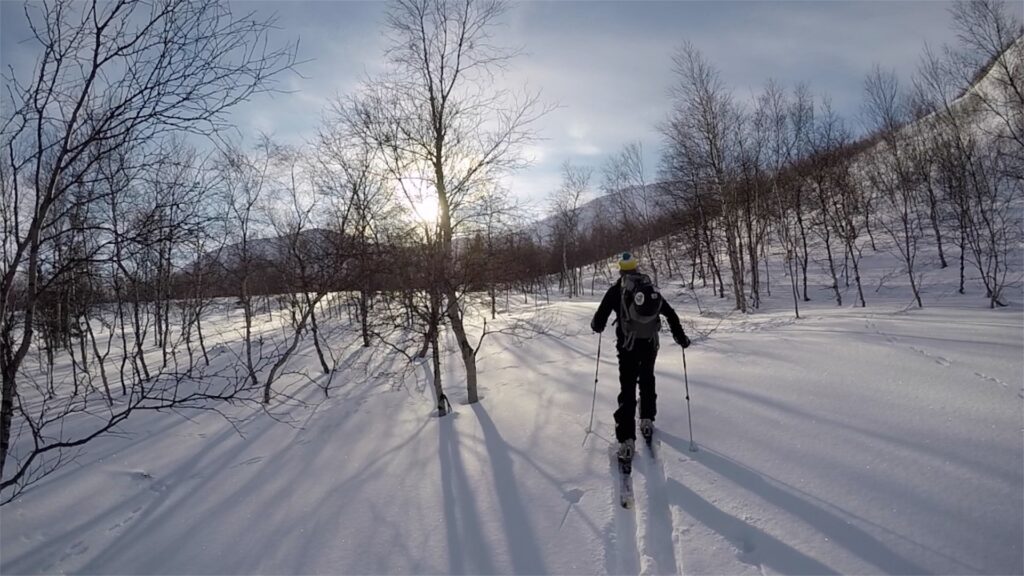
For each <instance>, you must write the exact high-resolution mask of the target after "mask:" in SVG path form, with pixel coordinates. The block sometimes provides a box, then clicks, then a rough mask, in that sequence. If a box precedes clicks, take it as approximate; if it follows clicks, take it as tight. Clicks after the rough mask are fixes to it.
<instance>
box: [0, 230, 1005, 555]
mask: <svg viewBox="0 0 1024 576" xmlns="http://www.w3.org/2000/svg"><path fill="white" fill-rule="evenodd" d="M863 264H864V272H865V277H866V280H865V291H866V293H867V294H866V296H867V299H868V307H867V308H858V307H850V306H845V307H842V308H839V307H836V306H834V303H831V302H830V300H829V292H828V291H827V290H825V289H819V291H818V292H816V293H815V294H814V295H813V302H810V303H801V304H802V305H801V316H802V318H801V319H799V320H796V319H795V318H794V316H793V313H792V310H791V302H790V300H789V299H788V292H787V290H786V288H787V286H788V284H787V285H783V284H782V283H783V282H788V280H787V279H785V278H783V276H782V272H781V270H773V275H772V282H773V284H772V289H773V296H772V297H770V298H766V300H765V304H766V305H765V307H764V309H762V310H761V311H759V312H757V313H755V314H749V315H740V314H736V313H731V312H730V311H729V302H728V299H726V300H719V299H717V298H714V297H713V295H712V294H711V293H710V291H709V290H707V289H699V288H698V289H697V290H696V291H690V290H688V289H685V287H684V286H683V285H682V284H679V283H677V282H667V283H666V285H665V286H664V287H663V289H664V292H665V293H666V295H667V296H668V297H669V299H670V301H671V302H672V303H673V305H674V306H675V307H676V309H677V310H678V311H679V312H680V314H681V315H682V316H683V319H684V322H685V323H687V326H688V331H689V333H690V334H691V336H697V337H695V338H694V340H695V343H694V345H693V346H692V347H691V348H689V349H688V350H687V351H686V362H687V368H688V379H689V389H690V394H691V404H690V407H691V411H692V417H693V421H692V426H693V440H694V441H695V443H696V445H697V446H698V451H696V452H691V451H690V450H688V447H689V443H690V435H689V424H690V423H689V422H688V420H687V403H686V400H685V392H684V383H683V382H684V380H683V357H682V354H681V352H680V349H679V347H678V346H676V345H674V344H672V343H671V341H670V339H669V338H667V337H666V338H663V342H662V349H661V354H660V358H659V361H658V364H657V371H656V375H657V381H658V393H659V402H658V409H659V412H658V417H657V421H656V426H657V432H656V450H658V457H657V459H652V457H651V456H650V453H649V452H647V449H646V448H641V449H640V450H638V456H637V459H636V462H635V465H634V473H633V477H634V489H635V492H636V509H635V510H624V509H622V508H621V507H619V505H618V496H617V493H616V489H617V487H616V482H617V480H616V464H615V461H614V456H613V450H614V448H613V446H612V440H613V438H614V436H613V432H612V426H613V423H612V418H611V414H612V411H613V409H614V405H615V396H616V394H617V393H618V385H617V374H616V362H615V357H614V351H613V349H612V346H611V345H610V342H609V339H608V337H609V336H610V332H609V333H608V334H605V336H606V338H605V339H604V342H603V348H602V355H601V361H600V365H599V366H596V364H595V354H596V351H597V337H596V336H595V335H593V334H591V333H590V332H589V329H587V326H588V324H589V318H590V316H591V315H592V314H593V312H594V310H595V309H596V306H597V302H598V300H599V299H600V294H595V295H593V296H588V297H586V298H582V299H575V300H572V301H568V300H553V301H552V303H551V304H550V305H547V304H544V303H540V304H537V303H534V302H532V300H531V302H530V303H529V304H526V305H523V304H520V305H518V306H519V307H518V308H516V309H515V310H513V315H518V316H521V317H525V318H528V319H531V320H532V321H534V322H535V323H537V324H541V325H545V326H549V327H550V329H548V330H547V331H546V333H542V334H538V335H535V336H533V337H531V338H525V339H524V338H514V337H512V336H510V335H505V334H492V335H490V336H488V337H487V340H486V341H485V343H484V347H483V349H482V350H481V352H480V357H479V358H480V367H481V376H482V379H481V384H482V396H483V400H482V401H481V402H479V403H477V404H473V405H467V404H465V392H464V390H463V389H462V384H461V382H462V380H461V378H462V376H461V372H460V369H459V361H458V358H457V352H456V351H455V346H454V345H453V343H452V342H449V355H448V358H447V363H446V366H445V368H446V372H445V377H446V380H445V386H446V390H447V392H448V393H449V395H450V397H451V399H452V404H453V407H454V408H455V412H454V414H452V415H450V416H448V417H445V418H440V419H439V418H437V417H435V416H434V415H433V413H432V408H433V398H432V393H431V388H430V386H428V385H427V383H426V381H425V380H424V373H425V367H423V366H414V367H413V368H414V370H411V371H410V370H402V369H400V367H399V368H396V365H395V364H394V362H395V359H393V358H391V357H389V356H386V355H384V354H383V353H382V352H380V351H377V352H376V353H374V352H372V351H362V350H360V349H359V348H358V347H353V348H351V349H346V350H341V347H342V346H343V345H348V343H350V342H354V341H355V340H357V338H356V336H355V333H354V332H351V331H349V332H345V331H342V330H341V329H340V328H339V329H338V330H337V331H335V333H334V334H335V336H334V338H335V340H334V342H333V344H334V345H335V346H336V347H337V348H338V354H339V358H346V360H345V362H343V366H345V368H343V369H342V370H340V371H339V372H338V373H337V374H335V375H334V380H333V384H332V388H331V391H330V397H329V398H327V399H324V398H323V394H322V392H321V390H320V388H318V387H316V386H311V385H309V383H308V380H304V379H300V378H298V377H295V378H294V382H293V383H292V384H291V386H292V389H291V393H292V394H295V395H296V396H297V398H298V399H299V400H303V402H298V401H285V400H283V399H278V400H277V401H276V402H275V405H274V406H273V407H272V410H273V412H274V414H273V415H274V418H271V417H270V415H269V414H266V413H263V412H255V413H253V412H252V411H251V410H250V409H249V408H247V407H244V406H240V407H227V408H225V410H227V412H228V414H229V415H232V416H233V417H235V418H237V419H239V420H237V421H236V422H234V425H235V426H237V430H236V428H235V426H233V425H232V424H230V423H229V422H228V421H227V420H225V419H224V418H223V417H222V416H220V415H218V414H215V413H212V412H195V411H189V412H181V413H157V414H142V415H137V416H134V417H132V418H131V419H129V420H128V422H126V424H125V425H124V426H122V428H121V429H120V432H121V433H120V434H118V435H112V436H105V437H102V438H100V439H97V440H95V441H93V442H91V443H89V444H87V445H86V446H85V447H84V448H83V449H82V451H81V453H79V454H78V456H77V458H76V459H75V460H74V461H73V462H71V463H69V464H66V465H65V466H64V467H63V468H61V469H60V470H59V471H58V472H56V473H54V474H53V475H51V476H49V477H47V478H46V479H44V480H43V481H41V482H40V483H38V484H37V485H35V486H33V487H32V488H30V489H29V490H27V491H26V492H25V493H24V494H23V495H22V496H20V497H19V498H18V499H17V500H15V501H14V502H12V503H10V504H8V505H6V506H4V507H2V508H0V572H2V573H4V574H16V573H17V574H20V573H46V574H51V573H112V574H129V573H130V574H204V573H217V574H246V573H260V574H300V573H301V574H314V573H316V574H319V573H324V574H341V573H345V574H355V573H373V574H380V573H474V574H476V573H523V574H541V573H552V574H555V573H557V574H605V573H607V574H621V573H643V574H656V573H658V574H660V573H685V574H704V573H715V574H772V573H779V574H830V573H843V574H848V573H856V574H875V573H896V574H909V573H947V574H951V573H956V574H962V573H979V574H981V573H986V574H1021V573H1022V572H1024V560H1022V558H1024V549H1022V542H1024V461H1022V458H1024V457H1022V454H1024V417H1022V416H1024V412H1022V407H1024V403H1022V399H1024V315H1022V308H1021V303H1020V299H1019V288H1018V289H1017V297H1014V298H1011V299H1012V300H1014V302H1013V303H1012V304H1011V306H1009V307H1007V308H1003V309H997V310H990V309H988V308H986V305H987V300H986V299H985V298H984V297H983V294H979V293H978V290H977V288H976V286H974V285H973V284H972V289H971V290H970V291H969V292H968V294H966V295H959V294H956V293H955V290H954V289H953V288H954V287H955V281H956V272H955V271H953V270H951V269H948V270H945V271H941V272H940V271H937V270H934V269H931V270H930V271H929V274H928V276H927V290H926V291H925V293H924V299H925V308H924V309H920V310H919V309H916V308H908V307H907V303H908V302H909V301H910V298H909V290H908V289H907V288H906V287H905V286H902V285H901V284H900V282H903V280H902V276H901V275H899V274H892V273H891V272H892V270H891V269H890V267H891V266H892V265H893V263H892V258H891V257H890V256H888V255H886V254H885V253H883V252H880V253H877V254H875V253H871V252H870V250H869V251H868V253H867V254H866V255H865V258H864V261H863ZM812 280H813V279H812ZM821 280H822V282H819V283H818V285H823V284H824V281H823V277H822V278H821ZM695 298H700V305H701V306H700V307H701V308H703V309H704V310H705V315H704V316H701V315H700V314H699V313H698V306H697V302H696V301H695ZM852 300H853V293H852V291H848V292H847V294H846V301H852ZM236 316H237V315H236ZM217 318H221V320H220V322H221V328H220V330H219V331H220V333H221V334H220V338H222V339H223V341H224V342H226V343H227V344H230V340H231V338H232V337H237V329H236V324H237V322H238V318H237V317H236V318H233V319H231V318H225V317H224V315H223V314H219V315H217ZM209 322H210V323H211V324H210V326H213V324H212V323H215V322H217V320H216V318H211V319H210V320H209ZM210 331H211V333H212V332H214V331H216V329H215V328H213V327H211V328H210ZM275 333H276V334H279V333H280V331H279V330H277V331H273V330H268V331H267V334H268V335H270V334H275ZM233 335H235V336H233ZM306 346H307V349H306V350H305V351H304V353H303V355H302V356H301V357H300V358H299V359H297V360H296V361H295V362H293V365H291V366H290V367H291V369H292V370H293V371H299V370H303V369H305V370H307V371H308V373H309V374H311V375H315V374H316V370H317V366H318V363H317V361H316V359H315V356H314V355H313V353H312V350H311V344H310V343H308V342H307V343H306ZM353 346H357V344H355V343H353ZM228 356H230V355H224V356H223V358H227V357H228ZM595 367H597V368H598V369H599V386H598V390H597V400H596V406H597V408H596V414H595V417H594V431H593V433H592V434H590V435H587V434H586V428H587V424H588V422H589V418H590V404H591V398H592V394H593V390H594V389H593V383H594V370H595ZM584 440H585V443H584Z"/></svg>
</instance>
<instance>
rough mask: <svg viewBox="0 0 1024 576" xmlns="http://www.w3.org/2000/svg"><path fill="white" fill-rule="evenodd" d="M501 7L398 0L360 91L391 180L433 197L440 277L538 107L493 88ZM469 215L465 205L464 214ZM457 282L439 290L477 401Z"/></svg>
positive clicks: (513, 164)
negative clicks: (380, 69)
mask: <svg viewBox="0 0 1024 576" xmlns="http://www.w3.org/2000/svg"><path fill="white" fill-rule="evenodd" d="M504 11H505V4H504V3H503V2H501V1H498V0H480V1H474V0H399V1H398V2H396V3H394V4H393V5H392V6H391V7H390V9H389V10H388V13H387V21H386V26H387V32H386V33H387V35H388V39H389V48H388V50H387V56H388V63H389V65H390V69H389V70H388V72H387V73H385V74H384V75H382V76H381V77H379V78H377V79H375V80H372V81H370V82H369V83H368V85H367V86H366V87H365V88H364V93H363V95H362V97H363V98H364V99H366V100H370V101H373V102H376V103H377V104H376V105H373V106H370V107H368V109H369V110H371V111H373V113H374V114H375V118H374V119H373V122H371V126H372V127H373V128H374V129H373V132H371V135H372V136H373V137H374V140H375V142H376V143H377V144H378V145H379V147H380V149H381V151H382V152H383V153H384V155H385V156H386V159H385V163H386V165H387V167H388V169H389V171H390V172H391V176H392V178H394V179H395V180H399V181H401V182H405V183H412V182H417V183H419V184H418V186H420V187H421V188H422V189H424V191H425V192H426V193H428V194H430V195H432V196H435V197H436V199H437V205H438V212H439V214H438V220H439V225H440V253H441V255H442V257H441V258H440V259H439V260H440V261H439V265H440V266H441V267H442V274H441V277H442V278H454V275H450V274H446V273H444V272H445V271H446V270H447V269H448V268H449V267H450V266H452V265H453V263H454V261H455V258H454V255H455V250H454V246H453V240H454V238H455V236H456V234H457V233H458V231H459V225H460V223H462V222H464V219H465V218H466V217H467V216H468V214H467V213H466V212H467V209H468V208H469V206H470V205H471V204H472V203H473V202H474V200H475V199H477V198H478V195H479V194H480V192H481V191H482V190H485V189H486V188H487V186H489V185H490V184H492V183H493V182H494V181H495V179H497V178H499V177H500V176H502V175H503V174H505V173H507V172H508V171H509V170H513V169H516V168H519V167H521V166H523V164H524V162H523V160H522V159H521V157H520V155H519V150H520V148H521V146H522V145H524V144H526V143H528V142H530V141H531V140H532V139H533V134H532V132H531V130H530V127H531V125H532V124H533V123H534V121H535V120H536V119H537V118H538V117H539V116H540V115H541V114H543V113H544V112H545V109H543V108H542V107H540V106H539V105H538V96H537V95H535V94H533V95H529V94H528V95H523V96H518V95H516V94H513V93H512V92H510V91H507V90H504V89H500V88H497V87H495V83H494V77H493V73H494V71H496V70H500V69H502V68H504V67H505V66H506V65H507V64H508V63H509V62H510V60H511V58H512V57H513V56H514V55H515V52H514V51H510V50H506V49H504V48H501V47H499V46H496V45H494V44H493V43H492V38H491V29H492V28H493V27H494V26H495V25H496V23H497V22H498V19H499V18H500V17H501V15H502V14H503V12H504ZM468 212H469V213H470V214H471V213H472V210H468ZM463 288H464V287H462V286H459V285H457V284H456V283H454V282H451V281H449V282H448V285H447V286H445V290H444V297H445V303H444V306H445V313H446V315H447V317H448V321H449V323H450V324H451V328H452V331H453V332H454V334H455V338H456V340H457V341H458V343H459V350H460V352H461V355H462V360H463V363H464V364H465V367H466V386H467V390H468V394H469V401H470V402H471V403H472V402H476V401H477V400H478V393H477V366H476V349H475V348H474V346H473V344H472V343H471V341H470V339H469V335H468V333H467V330H466V327H465V323H464V321H463V306H462V303H461V296H462V294H463V293H464V291H463V290H462V289H463Z"/></svg>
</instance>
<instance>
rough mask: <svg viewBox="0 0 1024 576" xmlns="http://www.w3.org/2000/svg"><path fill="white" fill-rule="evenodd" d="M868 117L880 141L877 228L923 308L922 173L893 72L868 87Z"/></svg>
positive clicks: (878, 74) (872, 174)
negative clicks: (917, 168)
mask: <svg viewBox="0 0 1024 576" xmlns="http://www.w3.org/2000/svg"><path fill="white" fill-rule="evenodd" d="M864 90H865V95H866V98H867V101H866V103H865V109H864V111H865V117H866V119H867V121H868V123H869V125H870V126H871V127H872V128H873V129H874V130H875V131H876V133H877V134H878V136H879V141H878V144H877V146H876V147H875V149H874V150H872V151H871V152H870V153H869V155H868V160H867V162H866V166H867V171H868V179H869V181H870V183H871V185H872V187H873V188H874V189H875V190H876V191H877V192H878V195H879V198H880V202H881V203H882V204H883V205H884V206H885V207H886V208H887V210H886V211H885V213H884V214H882V215H880V216H879V224H880V225H881V226H882V227H883V228H884V229H885V230H886V232H888V234H889V236H890V237H891V239H892V241H893V247H894V249H895V250H896V254H897V255H898V256H899V257H900V258H901V260H902V261H903V265H904V267H905V271H906V273H907V278H908V279H909V281H910V289H911V291H912V292H913V295H914V301H915V302H917V305H918V307H922V306H923V304H922V303H921V293H920V277H919V275H918V274H919V273H918V270H917V269H916V267H915V264H916V263H917V255H918V248H919V244H920V240H921V234H922V226H921V214H920V209H919V204H920V202H919V181H918V178H917V177H918V176H919V174H920V173H919V172H916V171H915V169H914V167H913V162H914V157H915V150H914V148H913V147H914V146H915V145H916V144H917V142H914V141H913V140H912V139H913V138H914V135H911V134H908V133H907V132H904V131H903V130H902V129H903V127H904V126H905V125H906V123H907V121H908V118H909V116H908V109H907V102H906V100H905V97H904V95H903V94H902V93H901V92H900V90H899V82H898V81H897V79H896V75H895V74H894V73H892V72H887V71H884V70H882V68H880V67H877V66H876V67H875V69H874V70H873V71H872V73H871V74H869V75H868V77H867V79H866V81H865V84H864Z"/></svg>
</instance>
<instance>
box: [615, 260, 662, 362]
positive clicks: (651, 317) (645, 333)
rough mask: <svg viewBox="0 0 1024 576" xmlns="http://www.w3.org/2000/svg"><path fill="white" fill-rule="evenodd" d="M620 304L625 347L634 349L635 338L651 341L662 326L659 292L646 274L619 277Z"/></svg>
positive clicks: (620, 320) (620, 318) (620, 322)
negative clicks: (620, 278)
mask: <svg viewBox="0 0 1024 576" xmlns="http://www.w3.org/2000/svg"><path fill="white" fill-rule="evenodd" d="M621 292H622V304H621V306H620V308H619V325H620V327H621V328H622V334H623V336H624V337H625V341H624V342H623V343H622V345H623V348H625V349H626V350H632V349H633V342H634V341H635V340H652V339H654V338H657V337H658V330H659V329H661V318H659V316H658V314H659V312H660V311H661V303H662V299H661V293H659V292H658V287H657V286H655V285H654V283H653V282H651V278H650V276H648V275H647V274H626V275H625V276H623V277H622V287H621Z"/></svg>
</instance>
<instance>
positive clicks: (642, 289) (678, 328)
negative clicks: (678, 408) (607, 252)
mask: <svg viewBox="0 0 1024 576" xmlns="http://www.w3.org/2000/svg"><path fill="white" fill-rule="evenodd" d="M637 266H638V263H637V259H636V258H635V257H634V256H633V255H632V254H631V253H629V252H623V253H622V254H621V255H620V256H619V279H618V280H617V281H616V282H615V284H612V286H611V287H610V288H608V291H607V292H605V294H604V298H602V299H601V305H600V306H598V308H597V312H596V313H594V318H593V320H591V322H590V327H591V329H593V330H594V332H598V333H600V332H603V331H604V328H605V324H607V322H608V316H609V315H610V314H611V312H612V310H615V315H616V327H615V349H616V351H617V352H618V359H619V385H620V386H621V390H620V392H619V406H618V409H617V410H616V411H615V438H616V439H617V440H618V441H619V450H618V458H619V461H620V462H621V463H623V464H625V465H627V466H628V464H629V463H631V462H632V460H633V452H634V450H635V442H636V420H635V418H636V388H637V383H638V382H639V384H640V434H641V435H642V436H643V437H644V440H646V441H647V442H648V443H650V441H651V437H652V435H653V433H654V417H655V415H656V413H657V394H656V393H655V392H654V361H655V359H656V358H657V356H658V330H659V329H660V328H661V319H660V318H659V316H664V317H665V319H666V320H668V325H669V328H670V329H671V331H672V338H673V339H674V340H675V341H676V343H677V344H679V345H680V346H682V347H683V348H686V347H687V346H689V345H690V339H689V338H687V337H686V333H685V332H684V331H683V326H682V324H680V323H679V316H678V315H676V312H675V310H673V309H672V306H670V305H669V303H668V302H665V301H664V299H663V298H662V297H661V294H660V293H659V292H658V289H657V287H656V286H654V284H653V283H652V282H651V279H650V277H648V276H647V275H646V274H641V273H640V271H639V270H638V269H637Z"/></svg>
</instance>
